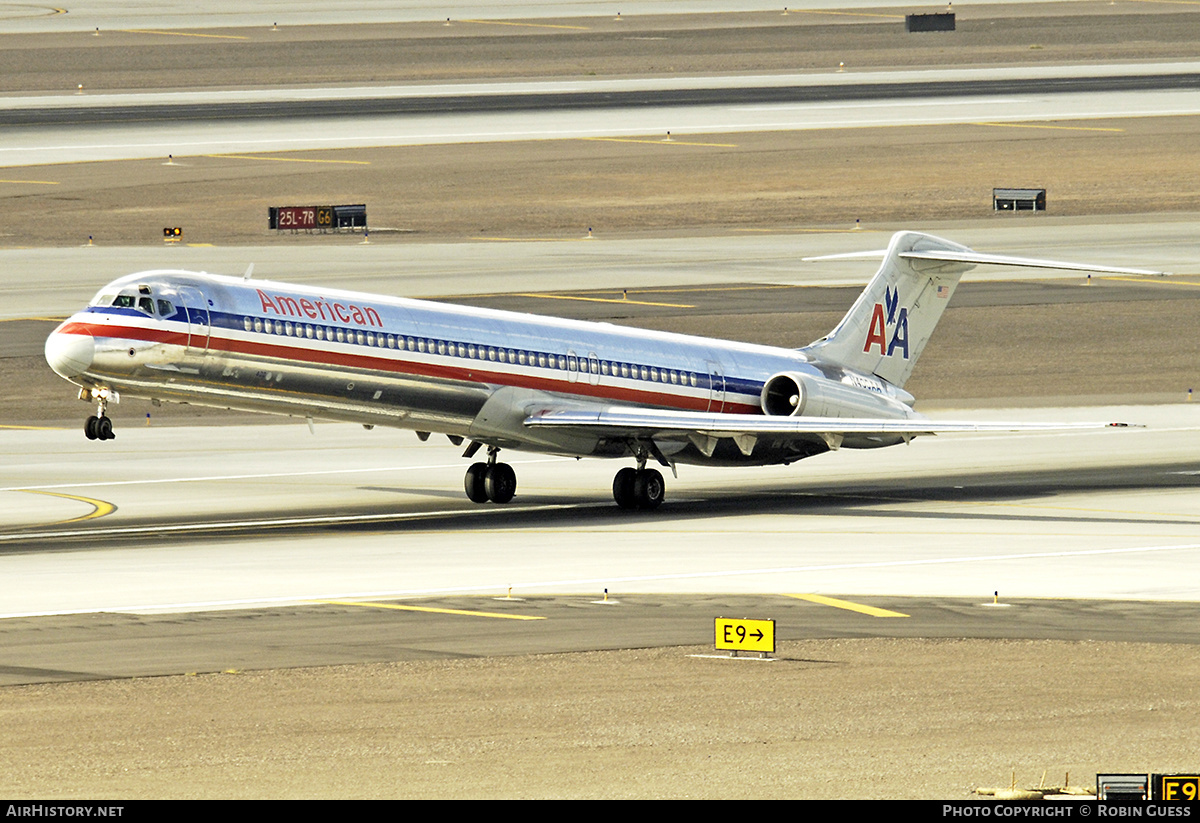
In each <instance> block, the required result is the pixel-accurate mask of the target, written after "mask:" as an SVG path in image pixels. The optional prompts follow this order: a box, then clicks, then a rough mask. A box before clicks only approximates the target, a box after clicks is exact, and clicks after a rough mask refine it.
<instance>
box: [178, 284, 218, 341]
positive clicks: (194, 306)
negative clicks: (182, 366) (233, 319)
mask: <svg viewBox="0 0 1200 823" xmlns="http://www.w3.org/2000/svg"><path fill="white" fill-rule="evenodd" d="M179 297H180V299H181V300H182V301H183V310H184V313H185V314H186V315H187V324H188V344H187V347H188V353H189V354H190V353H192V352H196V353H198V354H207V353H208V339H209V335H210V334H211V331H212V323H211V321H212V318H211V315H210V314H209V310H208V299H207V298H206V297H205V296H204V292H202V291H200V289H198V288H196V287H195V286H183V287H182V288H180V289H179Z"/></svg>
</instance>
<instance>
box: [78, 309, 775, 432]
mask: <svg viewBox="0 0 1200 823" xmlns="http://www.w3.org/2000/svg"><path fill="white" fill-rule="evenodd" d="M57 333H59V334H90V335H91V336H92V337H115V338H119V339H127V340H136V341H142V342H150V343H166V344H170V345H177V346H181V347H182V346H186V345H187V344H188V335H187V334H186V333H182V332H171V331H166V330H161V329H148V328H143V327H141V326H109V325H104V324H100V323H80V322H72V323H67V324H66V325H64V326H63V327H62V328H61V329H59V330H58V332H57ZM192 336H193V337H197V336H200V335H195V334H194V335H192ZM208 349H209V350H210V351H212V350H216V351H221V352H228V353H230V354H240V355H250V356H258V357H272V358H275V359H279V360H286V361H293V362H296V363H299V364H302V365H321V366H344V367H348V368H357V369H365V370H369V371H377V372H383V373H389V374H400V375H411V376H414V377H430V378H435V379H441V380H453V381H458V382H471V383H487V384H491V385H501V386H513V387H516V388H524V389H536V390H540V391H549V392H555V393H557V394H574V395H580V396H583V397H594V398H598V399H602V400H614V401H621V402H627V403H641V404H648V405H654V406H661V407H665V408H673V409H683V410H687V411H724V412H726V413H737V414H759V413H761V411H762V409H760V408H759V407H758V406H757V405H751V404H748V403H737V402H732V401H729V400H726V401H725V402H724V404H723V405H722V407H721V408H710V406H711V405H712V404H711V402H710V399H709V397H707V396H704V397H692V396H688V395H679V394H670V393H666V392H656V391H646V390H641V389H628V388H624V387H621V386H614V385H592V384H591V383H590V382H589V375H590V372H585V371H578V372H576V374H577V375H579V380H577V381H576V382H570V381H568V380H566V379H562V380H552V379H549V378H545V377H537V376H534V375H525V374H516V373H513V372H507V371H492V370H487V369H473V368H465V367H461V366H441V365H437V364H433V363H421V362H416V361H411V360H397V359H393V358H388V357H373V356H369V355H361V354H343V353H340V352H334V351H329V350H327V349H314V348H299V347H296V346H286V345H279V344H276V343H258V342H254V341H244V340H235V339H230V338H225V337H218V336H215V335H210V336H209V337H208ZM387 351H395V352H397V353H401V352H402V351H403V350H401V349H387ZM301 354H302V355H304V356H298V355H301ZM435 356H445V355H435ZM476 362H479V361H476ZM610 379H612V378H611V377H610ZM616 379H623V378H616Z"/></svg>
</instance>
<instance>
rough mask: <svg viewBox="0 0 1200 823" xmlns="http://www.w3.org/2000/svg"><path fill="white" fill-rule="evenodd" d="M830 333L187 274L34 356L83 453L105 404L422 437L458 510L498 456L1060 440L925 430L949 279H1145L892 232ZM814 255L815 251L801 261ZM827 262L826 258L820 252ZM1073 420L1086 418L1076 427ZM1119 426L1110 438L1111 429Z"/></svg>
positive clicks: (632, 491) (701, 454)
mask: <svg viewBox="0 0 1200 823" xmlns="http://www.w3.org/2000/svg"><path fill="white" fill-rule="evenodd" d="M866 256H872V257H879V256H882V257H883V264H882V266H881V267H880V269H879V271H878V272H877V273H876V275H875V276H874V278H872V280H871V281H870V283H868V285H867V287H866V289H865V290H864V291H863V292H862V294H861V295H860V296H859V298H858V300H857V301H855V303H854V305H853V306H852V307H851V308H850V311H849V312H848V313H847V314H846V316H845V317H844V318H843V319H842V321H841V322H840V323H838V325H837V327H836V328H834V330H833V331H831V332H830V333H829V334H828V335H826V336H825V337H823V338H821V339H820V340H818V341H816V342H815V343H812V344H811V345H808V346H805V347H804V348H800V349H781V348H773V347H769V346H758V345H752V344H749V343H737V342H731V341H726V340H714V339H708V338H702V337H689V336H684V335H679V334H668V333H663V332H654V331H643V330H638V329H630V328H624V327H617V326H613V325H610V324H607V323H588V322H582V321H575V320H562V319H557V318H552V317H539V316H535V315H528V314H517V313H513V312H503V311H495V310H488V309H478V308H467V307H463V306H453V305H445V304H441V303H432V302H427V301H421V300H407V299H401V298H394V297H384V296H380V295H373V294H362V293H357V292H349V291H340V290H333V289H320V288H315V289H314V288H309V287H304V286H296V285H288V284H285V283H276V282H269V281H258V280H253V279H251V271H247V272H246V275H245V276H244V277H241V278H237V277H225V276H218V275H211V274H204V273H197V272H186V271H170V270H163V271H146V272H141V273H138V274H131V275H128V276H126V277H122V278H120V279H118V280H115V281H113V282H112V283H109V284H108V285H107V286H105V287H104V288H102V289H101V290H100V292H99V293H98V294H97V295H96V297H95V298H93V299H92V301H91V302H90V303H89V304H88V306H87V307H86V308H85V309H83V310H82V311H80V312H79V313H78V314H75V315H74V316H72V317H71V318H69V319H68V320H66V321H65V322H64V323H62V324H61V325H60V326H59V327H58V328H57V329H55V330H54V332H53V333H52V334H51V335H50V337H49V338H48V339H47V340H46V360H47V361H48V362H49V364H50V366H51V367H52V368H53V369H54V371H55V372H57V373H58V374H59V375H61V376H62V377H64V378H66V379H67V380H69V381H71V382H72V383H75V384H76V385H78V386H79V387H80V390H79V398H80V399H81V400H85V401H88V402H90V403H94V404H95V405H96V409H97V410H96V413H95V414H94V415H92V416H91V417H89V418H88V419H87V423H86V425H85V427H84V431H85V433H86V435H87V437H88V438H89V439H92V440H100V441H103V440H110V439H112V438H113V437H114V436H115V435H114V433H113V426H112V418H111V417H109V415H108V408H109V404H110V403H115V402H118V401H119V399H120V395H121V394H125V395H129V396H136V397H142V398H148V399H150V400H152V401H166V402H176V403H194V404H199V405H208V406H219V407H222V408H230V409H240V410H247V411H258V412H270V413H276V414H286V415H292V416H296V417H302V418H307V419H308V421H309V423H310V425H311V423H312V420H313V419H315V418H321V419H327V420H340V421H350V422H354V423H361V424H362V425H364V426H366V427H367V428H370V427H373V426H377V425H378V426H390V427H394V428H402V429H411V430H413V431H415V432H416V433H417V435H418V437H420V438H421V439H422V440H425V439H427V438H428V437H429V434H430V433H431V432H438V433H441V434H445V435H447V436H448V437H449V439H450V441H451V442H452V443H454V444H455V445H458V446H461V445H462V443H463V442H464V441H467V442H468V445H467V447H466V450H465V451H464V452H463V456H464V457H465V458H468V459H470V458H473V457H474V456H475V455H476V454H477V453H478V452H479V451H480V450H481V449H484V448H486V454H487V460H486V462H482V461H480V462H475V463H473V464H472V465H471V466H470V468H468V469H467V472H466V478H465V487H466V493H467V497H468V498H470V499H471V500H472V501H474V502H476V503H485V502H493V503H507V502H508V501H510V500H512V498H513V495H514V494H515V492H516V487H517V479H516V473H515V472H514V471H513V469H512V467H511V466H509V465H508V464H507V463H502V462H499V461H498V460H497V455H498V454H499V453H500V451H501V449H514V450H517V449H519V450H530V451H538V452H547V453H551V454H560V455H569V456H574V457H612V458H623V459H627V460H628V459H631V460H632V461H634V463H635V466H636V467H635V466H627V467H625V468H622V469H621V470H620V471H618V472H617V474H616V478H615V479H614V481H613V497H614V498H615V499H616V502H617V504H618V505H619V506H621V507H622V508H626V509H646V510H648V509H654V508H657V507H658V506H659V504H661V503H662V501H663V495H664V489H665V483H664V480H663V476H662V474H661V473H660V472H659V471H658V470H657V469H654V468H650V467H648V466H647V464H648V463H650V462H651V461H653V462H654V463H656V464H658V465H659V466H662V467H666V468H669V469H671V470H672V472H674V471H675V469H676V466H677V465H678V464H680V463H696V464H717V465H769V464H780V463H782V464H787V463H791V462H793V461H796V460H800V459H802V458H805V457H811V456H813V455H815V454H820V453H822V452H826V451H830V450H836V449H839V448H852V449H873V448H879V447H882V446H891V445H895V444H898V443H907V442H909V441H910V440H911V439H912V438H913V437H916V436H918V435H926V434H937V433H941V432H964V431H1024V430H1031V429H1062V428H1074V427H1075V426H1072V425H1069V424H1068V425H1052V424H1003V423H995V424H988V423H972V422H954V421H944V422H936V421H932V420H929V419H927V418H925V417H923V416H921V415H919V414H917V413H916V412H915V411H914V410H913V407H912V406H913V396H912V395H911V394H909V393H908V392H906V391H905V390H904V384H905V382H906V381H907V380H908V378H909V375H910V374H911V373H912V370H913V366H914V365H915V364H916V362H917V358H918V357H919V356H920V354H921V351H922V350H923V349H924V348H925V344H926V343H927V342H928V340H929V336H930V335H931V334H932V333H933V329H934V326H935V325H936V324H937V322H938V319H939V318H940V317H941V314H942V311H943V310H944V309H945V308H946V304H947V303H949V301H950V297H951V295H952V294H953V293H954V289H955V286H956V285H957V283H958V281H959V278H960V276H961V275H962V273H963V272H964V271H966V270H968V269H970V268H972V267H973V266H975V265H977V264H995V265H1010V266H1034V267H1043V268H1060V269H1073V270H1080V271H1097V272H1108V273H1129V274H1155V273H1156V272H1149V271H1144V270H1141V269H1124V268H1113V267H1104V266H1090V265H1085V264H1075V263H1060V262H1054V261H1048V260H1030V259H1024V258H1014V257H1003V256H997V255H989V254H981V253H977V252H974V251H972V250H970V249H968V248H966V247H965V246H960V245H958V244H956V243H951V242H949V241H946V240H942V239H939V238H936V237H933V236H931V235H927V234H920V233H916V232H899V233H897V234H896V235H894V236H893V237H892V239H891V242H890V244H889V246H888V248H887V249H886V250H884V251H880V252H871V253H859V254H851V255H837V257H866ZM816 259H821V258H816ZM825 259H829V258H825ZM1076 425H1078V426H1080V427H1082V426H1089V425H1092V424H1076ZM1109 425H1118V424H1109Z"/></svg>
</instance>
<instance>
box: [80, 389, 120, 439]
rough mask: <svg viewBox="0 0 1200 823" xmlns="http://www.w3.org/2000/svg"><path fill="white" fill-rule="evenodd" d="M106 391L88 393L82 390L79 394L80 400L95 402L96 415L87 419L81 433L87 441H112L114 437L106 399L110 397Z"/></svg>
mask: <svg viewBox="0 0 1200 823" xmlns="http://www.w3.org/2000/svg"><path fill="white" fill-rule="evenodd" d="M110 394H111V393H110V392H109V390H108V389H99V390H92V391H90V392H89V391H88V390H87V389H83V390H81V391H80V392H79V397H80V399H81V400H88V399H94V400H95V401H96V405H97V409H96V413H95V414H93V415H92V416H91V417H89V418H88V419H87V422H86V423H84V424H83V433H84V434H85V435H86V436H87V439H88V440H112V439H113V438H115V437H116V434H114V433H113V424H112V418H110V417H109V416H108V399H109V397H110Z"/></svg>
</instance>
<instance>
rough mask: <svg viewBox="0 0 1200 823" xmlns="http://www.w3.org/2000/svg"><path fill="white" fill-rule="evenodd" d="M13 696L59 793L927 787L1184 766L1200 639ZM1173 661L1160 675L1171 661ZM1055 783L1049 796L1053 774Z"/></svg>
mask: <svg viewBox="0 0 1200 823" xmlns="http://www.w3.org/2000/svg"><path fill="white" fill-rule="evenodd" d="M706 653H711V649H703V648H672V649H644V650H630V651H619V652H591V653H585V654H564V655H541V656H533V657H517V658H488V659H472V660H445V661H433V662H414V663H394V664H378V665H364V666H348V667H329V668H324V669H296V670H290V671H269V672H245V673H234V674H230V673H226V674H205V675H197V676H193V677H165V678H154V679H146V680H133V681H128V680H126V681H108V682H95V683H80V684H70V685H52V686H24V687H15V688H6V689H4V690H3V700H2V701H0V729H3V735H4V743H3V745H0V775H3V777H2V778H0V786H2V787H3V790H5V791H4V793H5V794H6V795H8V796H10V797H47V796H53V797H57V798H64V799H67V798H90V799H96V798H126V799H131V798H138V797H151V798H216V797H220V798H297V797H347V798H351V797H353V798H721V799H739V798H805V799H818V798H834V799H836V798H918V799H919V798H926V799H929V798H933V799H945V800H957V799H966V798H969V797H971V796H972V792H973V790H974V789H976V788H979V787H981V786H1000V787H1005V786H1008V785H1009V784H1010V782H1011V781H1012V779H1013V778H1014V776H1015V778H1016V781H1017V784H1018V785H1019V786H1022V787H1026V786H1037V785H1063V784H1065V783H1068V782H1069V783H1070V785H1073V786H1081V785H1082V786H1090V785H1092V783H1093V782H1094V779H1095V775H1096V773H1097V772H1098V771H1102V772H1103V771H1107V772H1120V771H1132V772H1146V771H1147V770H1152V771H1158V772H1165V773H1171V772H1175V773H1178V772H1181V771H1183V772H1186V770H1187V769H1190V768H1193V767H1194V766H1195V753H1196V752H1197V751H1200V733H1197V731H1196V724H1195V723H1194V722H1193V721H1194V718H1195V715H1196V712H1197V711H1198V710H1200V692H1198V691H1197V690H1196V687H1195V684H1196V680H1197V677H1198V676H1200V650H1197V649H1196V648H1195V647H1186V648H1180V647H1169V646H1156V645H1153V644H1124V643H1090V642H1081V643H1065V642H1054V641H1040V642H1039V641H1023V640H1022V641H982V640H888V639H857V640H828V641H806V642H793V643H786V644H782V645H781V647H780V654H779V657H778V659H777V660H776V661H775V662H762V661H758V660H752V659H748V658H742V659H740V660H731V659H728V658H724V659H720V658H718V659H714V658H705V657H697V656H695V655H702V654H706ZM1168 661H1169V665H1168V664H1167V662H1168ZM1043 780H1044V781H1045V783H1044V784H1042V781H1043Z"/></svg>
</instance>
